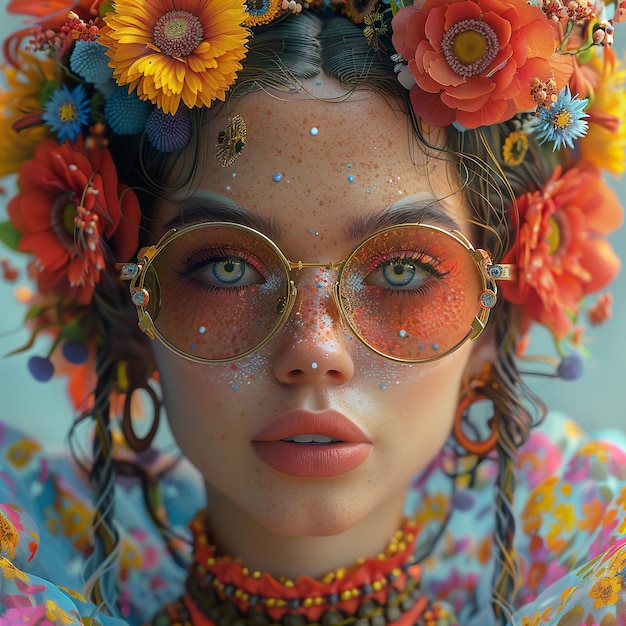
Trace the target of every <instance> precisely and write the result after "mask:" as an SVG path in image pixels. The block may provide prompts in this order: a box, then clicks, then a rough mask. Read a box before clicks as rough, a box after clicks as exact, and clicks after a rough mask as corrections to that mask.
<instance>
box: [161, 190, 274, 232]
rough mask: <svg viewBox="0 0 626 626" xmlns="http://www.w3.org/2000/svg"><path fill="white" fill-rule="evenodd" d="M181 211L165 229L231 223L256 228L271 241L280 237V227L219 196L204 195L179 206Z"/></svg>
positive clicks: (271, 220) (270, 220) (271, 219)
mask: <svg viewBox="0 0 626 626" xmlns="http://www.w3.org/2000/svg"><path fill="white" fill-rule="evenodd" d="M179 207H180V210H179V211H178V213H177V214H176V215H175V216H174V217H172V219H171V220H169V221H168V222H167V223H166V224H165V229H166V230H169V229H171V228H182V227H184V226H189V225H190V224H198V223H200V222H230V223H233V224H241V225H243V226H248V227H250V228H254V229H255V230H258V231H259V232H262V233H263V234H264V235H266V236H267V237H270V238H271V239H277V238H278V237H279V236H280V226H279V225H278V222H277V221H276V220H275V219H273V218H270V219H267V218H265V217H262V216H260V215H258V214H257V213H253V212H252V211H249V210H248V209H244V208H243V207H242V206H240V205H238V204H236V203H235V202H233V201H232V200H229V199H228V198H224V197H223V196H219V195H217V194H203V195H198V196H194V197H193V198H189V199H188V200H185V201H184V202H182V203H180V204H179Z"/></svg>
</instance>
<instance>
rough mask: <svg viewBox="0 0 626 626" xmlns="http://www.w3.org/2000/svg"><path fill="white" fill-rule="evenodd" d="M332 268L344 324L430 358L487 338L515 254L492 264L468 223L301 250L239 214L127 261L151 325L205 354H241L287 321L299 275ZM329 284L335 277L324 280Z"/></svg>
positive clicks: (181, 350)
mask: <svg viewBox="0 0 626 626" xmlns="http://www.w3.org/2000/svg"><path fill="white" fill-rule="evenodd" d="M306 268H319V269H327V270H332V271H333V273H336V281H333V283H332V284H331V287H330V291H331V293H332V297H333V298H334V302H335V305H336V307H337V310H338V311H339V316H340V319H341V323H342V325H343V326H344V328H345V329H346V330H347V331H348V332H350V333H352V334H353V335H354V336H355V337H357V338H358V339H359V340H360V341H361V342H362V343H363V344H365V345H366V346H367V347H368V348H370V349H371V350H373V351H374V352H376V353H377V354H380V355H382V356H384V357H386V358H388V359H391V360H393V361H400V362H405V363H422V362H427V361H433V360H435V359H439V358H441V357H443V356H445V355H447V354H450V353H451V352H453V351H454V350H456V349H457V348H458V347H459V346H461V345H462V344H463V343H465V341H467V340H468V339H476V337H478V336H479V335H480V333H481V332H482V330H483V329H484V327H485V324H486V323H487V319H488V317H489V310H490V309H491V308H493V306H494V305H495V304H496V300H497V287H496V281H497V280H510V279H512V278H513V276H512V274H513V268H512V266H509V265H492V264H491V261H490V258H489V255H488V254H487V253H486V252H485V251H484V250H476V249H474V248H473V247H472V245H471V244H470V242H469V241H468V240H467V239H466V238H465V237H464V236H463V235H462V234H461V233H460V232H458V231H446V230H443V229H441V228H438V227H436V226H430V225H427V224H401V225H398V226H390V227H387V228H383V229H381V230H379V231H377V232H375V233H373V234H372V235H370V236H369V237H367V238H366V239H365V240H364V241H362V242H361V243H359V244H358V245H357V246H356V247H355V248H354V250H353V251H352V252H351V253H350V254H349V255H348V256H347V258H346V259H345V260H343V261H340V262H336V263H334V262H329V263H304V262H302V261H297V262H294V261H290V260H288V259H287V258H286V257H285V255H284V254H283V253H282V252H281V251H280V249H279V248H278V246H277V245H276V244H275V243H274V242H273V241H272V240H271V239H269V238H268V237H266V236H265V235H263V234H262V233H260V232H258V231H256V230H254V229H252V228H249V227H247V226H241V225H239V224H231V223H226V222H209V223H198V224H193V225H191V226H187V227H185V228H182V229H180V230H178V229H172V230H170V231H169V232H168V233H166V234H165V235H164V236H163V237H162V238H161V240H160V241H159V242H158V243H157V244H156V245H154V246H149V247H147V248H143V249H142V250H140V252H139V259H138V262H137V263H127V264H125V265H124V266H123V267H122V278H124V279H127V280H130V292H131V299H132V301H133V303H134V304H135V305H136V306H137V313H138V316H139V326H140V328H141V329H142V330H143V331H144V332H145V333H147V334H148V336H150V337H151V338H152V339H154V338H156V339H158V340H160V341H161V342H162V343H163V344H164V345H165V346H167V347H168V348H169V349H170V350H172V351H173V352H175V353H176V354H178V355H180V356H182V357H184V358H186V359H189V360H191V361H196V362H200V363H223V362H228V361H234V360H236V359H240V358H242V357H244V356H246V355H248V354H250V353H252V352H254V351H255V350H258V349H259V348H261V347H262V346H263V345H265V344H266V343H267V342H268V341H269V340H270V339H271V338H272V337H274V335H275V334H276V333H277V332H278V331H279V330H280V329H281V328H282V327H283V326H284V325H285V323H286V321H287V319H288V317H289V314H290V312H291V310H292V309H293V306H294V303H295V302H296V299H297V298H298V289H297V286H296V281H295V276H296V275H297V274H298V273H299V272H300V271H301V270H304V269H306ZM315 286H317V287H318V288H323V287H324V286H323V285H322V284H321V283H319V284H317V285H315Z"/></svg>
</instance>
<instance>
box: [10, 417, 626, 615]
mask: <svg viewBox="0 0 626 626" xmlns="http://www.w3.org/2000/svg"><path fill="white" fill-rule="evenodd" d="M0 449H1V451H2V452H1V456H0V502H2V503H4V504H2V505H0V623H1V624H3V625H4V624H6V625H12V624H15V625H17V624H35V625H45V626H50V625H51V624H59V625H60V624H81V623H82V624H88V625H93V626H124V625H131V626H134V625H138V624H142V623H143V622H145V621H146V620H147V619H149V618H150V617H151V616H152V615H153V614H154V613H156V612H157V610H158V609H159V608H161V607H162V606H163V605H164V604H165V603H166V602H168V601H172V600H174V599H176V598H177V597H179V596H180V595H181V592H182V588H183V582H184V579H185V576H186V572H185V571H184V570H183V569H181V567H180V566H179V565H178V564H176V562H175V561H174V559H173V557H172V556H171V555H170V553H169V552H168V551H167V550H166V549H165V547H164V545H163V542H162V541H161V539H160V537H159V535H158V532H157V531H156V530H155V528H154V527H153V525H152V523H151V522H150V520H149V517H148V515H147V513H146V510H145V507H144V504H143V498H142V494H141V487H140V484H139V481H138V480H135V479H132V478H122V479H120V481H119V486H118V488H117V517H118V518H119V522H120V534H121V557H120V567H119V578H120V582H121V585H120V586H121V589H122V594H121V602H120V606H121V610H122V612H123V618H113V617H109V616H107V615H104V614H103V613H101V612H99V611H97V610H96V608H95V607H94V606H93V605H91V604H90V603H89V602H87V601H86V600H84V598H83V597H82V595H81V594H80V593H79V590H80V589H81V588H82V587H83V579H82V571H83V564H84V561H85V558H86V557H87V555H88V554H89V551H90V533H89V519H90V516H91V504H90V499H89V493H88V489H87V487H86V485H85V481H84V477H83V475H82V472H81V470H79V469H78V468H77V466H76V465H75V464H74V463H72V462H70V461H69V460H68V459H67V458H65V457H62V456H58V455H51V454H50V453H49V452H47V451H45V450H43V449H42V447H41V446H40V445H39V444H37V443H36V442H34V441H33V440H32V439H30V438H27V437H25V436H24V435H22V434H20V433H19V432H17V431H15V430H13V429H12V428H10V427H8V426H6V425H0ZM442 458H443V457H440V458H438V459H436V460H435V462H434V463H433V464H431V466H430V467H429V468H428V470H427V471H425V472H424V473H423V474H422V475H420V476H419V477H417V478H416V480H415V482H414V485H413V486H412V488H411V489H410V491H409V493H408V497H407V514H408V515H411V516H415V519H416V521H417V522H418V524H419V525H420V526H421V528H422V531H421V535H420V540H419V542H418V545H417V548H416V549H417V552H418V554H419V553H424V552H428V556H426V557H425V559H424V562H423V577H422V584H423V587H424V591H425V592H426V593H427V594H428V596H429V597H430V598H431V599H432V600H435V599H442V600H447V601H448V602H449V603H450V604H451V605H452V606H453V607H454V609H455V611H456V614H457V615H458V618H459V624H461V625H462V626H490V625H491V624H493V623H494V618H493V615H492V611H491V608H490V604H491V578H492V576H491V574H492V571H493V567H494V562H493V559H494V556H493V524H494V521H493V481H494V475H495V467H494V465H493V464H491V463H484V464H483V465H482V467H481V469H480V471H479V472H478V474H477V476H476V478H475V480H474V481H473V484H472V485H471V486H467V485H466V486H463V485H462V484H461V485H457V486H456V488H455V489H453V487H452V481H451V479H450V478H449V477H448V476H447V475H446V474H445V473H444V471H443V469H442V467H441V466H442ZM154 463H155V464H156V465H155V466H158V465H159V460H156V461H155V462H154ZM518 468H519V484H518V489H517V494H516V503H515V510H516V511H515V512H516V518H517V524H518V528H517V533H516V547H517V551H518V553H519V558H520V570H521V583H520V592H519V595H518V599H517V602H516V606H517V609H516V612H515V614H514V615H513V616H512V618H511V621H510V624H512V625H513V624H515V625H516V626H540V625H544V624H553V625H555V626H583V625H584V626H589V625H596V624H597V625H602V626H620V625H622V624H626V582H625V581H626V435H625V434H623V433H621V432H606V433H600V436H598V437H596V438H595V439H593V440H592V439H590V438H588V437H587V436H586V435H585V434H584V433H583V432H582V431H581V430H580V429H579V427H578V426H577V425H576V424H574V423H573V422H572V421H569V420H567V419H565V418H564V417H563V416H561V415H559V414H550V415H549V416H548V418H547V419H546V422H545V423H544V424H543V425H542V426H541V427H540V428H539V429H537V430H535V431H533V434H532V435H531V438H530V440H529V442H528V443H527V444H526V445H525V446H524V447H523V448H522V449H521V450H520V452H519V461H518ZM163 498H164V504H165V507H166V510H167V512H168V516H169V521H170V523H171V524H172V526H173V527H174V528H175V529H176V530H177V531H178V532H180V533H182V534H187V536H189V534H188V531H187V526H188V524H189V522H190V521H191V519H192V518H193V516H194V514H195V513H196V512H197V511H198V510H199V509H200V508H201V507H202V506H204V501H203V495H202V489H201V482H200V480H199V479H198V477H197V476H196V474H195V472H194V471H193V470H192V469H190V468H189V467H188V466H186V465H184V464H183V463H179V464H177V465H176V466H175V469H174V470H173V471H171V472H169V473H168V474H167V475H166V477H165V478H163ZM448 516H449V520H448V523H447V525H446V527H445V531H444V532H443V534H442V536H441V537H439V538H438V539H436V542H435V544H434V547H433V548H432V549H431V550H428V549H426V547H427V544H428V542H430V541H433V538H435V537H436V533H437V532H438V531H439V530H440V528H441V525H442V523H443V522H444V520H445V519H446V517H448ZM468 531H469V532H468ZM364 556H367V555H365V554H364Z"/></svg>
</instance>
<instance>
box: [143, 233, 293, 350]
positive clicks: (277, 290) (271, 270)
mask: <svg viewBox="0 0 626 626" xmlns="http://www.w3.org/2000/svg"><path fill="white" fill-rule="evenodd" d="M144 286H145V287H146V288H147V289H148V291H149V293H150V303H149V305H148V310H149V313H150V314H151V316H152V319H153V321H154V326H155V328H156V330H157V331H158V333H159V334H160V335H161V336H162V337H163V339H165V341H166V342H167V343H169V344H171V345H172V346H173V347H174V348H175V349H177V350H179V351H180V352H183V353H185V354H188V355H191V356H193V357H196V358H199V359H207V360H216V361H219V360H228V359H234V358H236V357H238V356H241V355H243V354H245V353H247V352H249V351H250V350H253V349H254V348H255V347H257V346H258V345H259V344H261V343H262V342H263V341H264V340H265V339H266V338H267V337H268V336H269V335H271V334H272V333H273V332H274V331H275V329H276V328H277V327H278V326H280V324H281V323H282V319H283V317H284V310H285V305H286V302H287V297H288V294H289V276H288V274H287V270H286V267H285V264H284V263H283V261H282V259H281V257H280V256H279V254H278V252H277V251H276V249H275V248H274V247H273V246H272V244H271V243H270V242H269V241H268V240H266V239H264V238H263V237H261V236H259V235H256V234H254V233H251V232H249V231H247V230H244V229H240V228H237V227H233V226H222V225H220V226H217V225H211V224H204V225H202V226H200V227H198V228H195V229H191V230H188V231H185V232H183V233H182V234H181V235H179V236H177V237H176V236H175V237H174V238H172V239H171V240H170V241H168V242H167V243H166V244H165V245H164V247H163V248H161V249H160V250H159V252H158V254H157V255H156V256H155V257H154V259H153V261H152V263H151V265H150V266H149V267H148V268H147V271H146V276H145V279H144Z"/></svg>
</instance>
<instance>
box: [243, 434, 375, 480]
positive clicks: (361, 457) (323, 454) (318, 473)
mask: <svg viewBox="0 0 626 626" xmlns="http://www.w3.org/2000/svg"><path fill="white" fill-rule="evenodd" d="M252 449H253V450H254V452H255V453H256V455H257V456H258V457H259V458H260V459H261V460H262V461H263V462H264V463H265V464H266V465H269V467H271V468H272V469H274V470H276V471H277V472H281V473H283V474H288V475H290V476H296V477H299V478H331V477H332V476H339V475H340V474H345V473H347V472H349V471H351V470H353V469H355V468H357V467H358V466H359V465H361V463H363V462H364V461H365V459H366V458H367V457H368V455H369V453H370V451H371V449H372V444H370V443H345V442H341V443H329V444H319V443H314V444H308V443H290V442H288V441H253V442H252Z"/></svg>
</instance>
